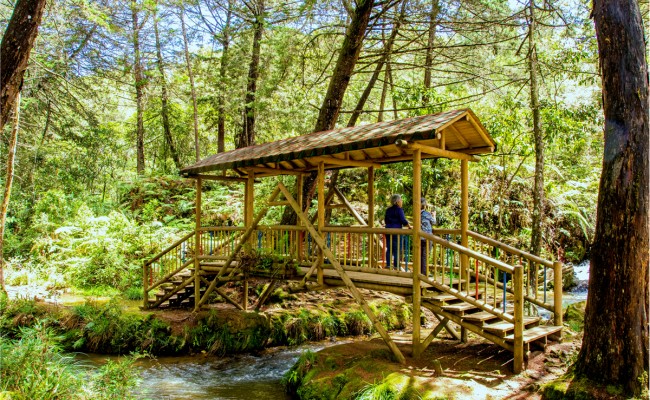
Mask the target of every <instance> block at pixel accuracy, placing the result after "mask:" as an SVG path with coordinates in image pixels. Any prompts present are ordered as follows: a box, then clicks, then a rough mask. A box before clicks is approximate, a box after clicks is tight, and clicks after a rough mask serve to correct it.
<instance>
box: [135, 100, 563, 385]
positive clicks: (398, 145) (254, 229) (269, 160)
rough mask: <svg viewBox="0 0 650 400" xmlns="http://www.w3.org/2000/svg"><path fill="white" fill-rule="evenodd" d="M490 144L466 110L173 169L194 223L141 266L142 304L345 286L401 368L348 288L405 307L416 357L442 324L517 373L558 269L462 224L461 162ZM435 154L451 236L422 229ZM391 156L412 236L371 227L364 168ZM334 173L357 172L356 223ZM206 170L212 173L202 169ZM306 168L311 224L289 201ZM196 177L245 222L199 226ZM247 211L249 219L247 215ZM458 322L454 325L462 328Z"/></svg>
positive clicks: (370, 169) (558, 302)
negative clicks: (426, 328) (363, 200)
mask: <svg viewBox="0 0 650 400" xmlns="http://www.w3.org/2000/svg"><path fill="white" fill-rule="evenodd" d="M495 146H496V144H495V142H494V140H493V139H492V138H491V137H490V135H489V134H488V132H487V131H486V130H485V128H484V127H483V126H482V125H481V123H480V121H479V120H478V118H477V117H476V115H474V113H473V112H472V111H471V110H469V109H464V110H454V111H448V112H443V113H439V114H434V115H426V116H420V117H415V118H409V119H404V120H397V121H390V122H380V123H376V124H370V125H363V126H356V127H351V128H342V129H334V130H330V131H325V132H316V133H312V134H308V135H303V136H298V137H293V138H289V139H284V140H280V141H277V142H272V143H265V144H260V145H255V146H251V147H247V148H242V149H237V150H233V151H230V152H226V153H220V154H216V155H213V156H211V157H208V158H205V159H203V160H201V161H200V162H197V163H196V164H194V165H192V166H189V167H187V168H185V169H183V170H182V171H181V173H182V175H184V176H185V177H187V178H192V179H195V180H196V188H197V191H196V193H197V196H196V229H195V231H194V232H191V233H189V234H187V235H186V236H185V237H183V238H181V239H180V240H178V241H177V242H176V243H174V244H173V245H172V246H170V247H169V248H167V249H166V250H164V251H163V252H162V253H160V254H159V255H157V256H156V257H154V258H153V259H151V260H149V261H147V262H146V263H145V265H144V270H143V283H144V308H148V309H154V308H162V307H181V306H186V307H193V308H194V309H195V310H199V309H200V308H201V306H202V305H204V304H206V302H207V301H208V299H209V298H210V297H211V295H214V293H215V292H216V293H218V294H220V295H221V296H222V297H223V298H224V299H225V300H227V301H229V302H230V303H232V304H233V305H234V306H236V307H238V308H241V309H245V308H246V307H247V304H248V299H247V293H248V290H247V288H248V279H250V278H253V277H256V276H260V277H271V278H272V279H273V280H272V282H271V284H270V285H268V287H267V289H266V290H265V292H264V293H262V295H261V296H260V298H259V300H258V303H257V305H256V308H259V306H260V305H261V304H262V303H263V302H264V301H265V300H266V298H267V297H268V295H269V294H270V293H271V291H272V290H273V289H274V285H275V283H276V282H278V281H282V280H295V281H296V284H295V285H296V286H297V287H299V288H301V289H302V290H324V289H327V288H330V287H336V286H346V287H347V288H348V289H349V290H350V292H351V293H352V295H353V296H354V298H355V299H356V301H357V302H358V303H359V304H360V305H361V307H362V308H363V310H364V311H365V313H366V314H367V315H368V317H369V318H370V320H371V321H372V322H373V324H374V327H375V328H376V330H377V332H378V333H379V334H380V335H381V337H382V338H383V340H384V341H385V342H386V344H387V345H388V346H389V348H390V349H391V351H392V352H393V353H394V355H395V357H396V358H397V359H398V360H400V362H404V356H403V355H402V353H401V352H400V350H399V349H398V347H397V346H396V345H395V343H394V342H393V341H392V339H391V338H390V336H389V335H388V333H387V332H386V331H385V329H384V328H383V326H382V325H381V323H380V322H379V321H378V319H377V317H376V316H375V315H374V314H373V312H372V310H371V309H370V308H369V307H368V305H367V303H366V301H365V300H364V298H363V294H362V293H361V292H360V291H359V290H358V288H366V289H370V290H380V291H386V292H392V293H396V294H399V295H402V296H405V297H406V298H407V299H408V300H409V301H412V303H413V334H412V349H413V350H412V355H413V356H414V357H418V356H419V355H420V354H422V352H423V351H424V349H426V347H427V346H428V345H429V343H431V341H432V340H433V339H435V337H436V336H437V335H438V334H439V333H440V332H441V331H442V329H445V330H447V331H448V332H449V333H450V334H451V335H452V336H453V337H455V338H457V339H458V340H466V336H467V331H472V332H474V333H476V334H478V335H480V336H482V337H484V338H485V339H487V340H489V341H491V342H493V343H496V344H498V345H500V346H502V347H504V348H505V349H507V350H509V351H512V352H513V354H514V364H513V369H514V371H515V372H519V371H521V370H522V369H523V368H524V359H525V357H526V355H527V350H528V349H529V345H530V344H531V343H540V342H541V343H542V344H544V343H546V340H547V338H548V337H551V338H559V336H560V334H561V329H562V273H561V271H562V264H561V263H560V262H557V261H556V262H552V261H548V260H544V259H541V258H539V257H536V256H534V255H531V254H529V253H526V252H524V251H521V250H518V249H516V248H513V247H510V246H508V245H506V244H504V243H500V242H498V241H496V240H494V239H491V238H488V237H486V236H483V235H481V234H480V233H476V232H473V231H471V230H469V226H468V215H469V214H468V213H469V211H468V183H469V162H471V161H477V160H478V158H477V157H476V155H477V154H486V153H492V152H494V150H495ZM437 157H444V158H449V159H454V160H458V161H459V163H460V171H461V174H460V175H461V182H460V184H461V193H462V196H461V210H462V211H461V218H460V223H459V227H458V229H444V230H443V229H434V232H433V234H428V233H425V232H423V231H422V230H421V229H420V226H421V225H420V222H421V221H420V210H421V206H420V196H421V168H422V160H423V159H426V158H437ZM395 162H411V163H413V196H412V198H413V227H414V228H413V229H386V228H382V227H378V226H376V222H375V221H376V220H377V218H376V216H375V204H374V200H375V194H374V190H375V185H374V174H375V170H376V169H377V168H382V166H383V165H384V164H389V163H395ZM340 168H362V169H365V170H366V171H367V176H368V199H369V202H368V213H367V215H368V219H367V221H366V220H364V218H363V217H362V216H361V215H359V213H357V212H356V211H355V210H354V208H353V207H352V206H351V204H350V203H349V201H348V200H347V199H346V197H345V195H344V194H343V193H342V192H341V191H340V190H338V189H337V188H336V187H327V188H326V185H325V174H326V171H327V170H330V169H340ZM215 171H220V172H219V174H214V173H213V174H211V172H215ZM226 171H228V172H230V175H227V174H226ZM313 172H316V173H317V181H316V182H317V185H316V187H317V199H318V201H317V210H316V213H315V214H314V216H315V218H310V217H309V209H308V208H307V209H305V207H303V204H302V203H301V198H302V196H295V197H294V193H302V189H303V183H304V177H305V176H306V175H309V174H311V173H313ZM362 173H364V172H362ZM281 175H293V176H295V177H296V180H295V182H296V187H295V188H293V189H294V190H290V189H289V188H287V187H286V186H285V185H284V183H283V180H282V179H280V178H278V177H279V176H281ZM263 178H268V179H275V180H276V181H277V185H276V187H275V190H274V191H273V192H272V194H271V195H270V196H269V197H268V199H265V200H264V201H262V199H259V198H257V197H256V192H255V184H256V183H258V182H260V179H263ZM205 180H216V181H231V182H241V183H242V184H243V185H244V191H245V209H244V226H224V227H205V226H202V224H201V191H202V184H203V181H205ZM260 201H261V203H259V202H260ZM256 203H257V208H258V210H259V212H258V213H257V215H254V207H255V205H256ZM284 206H290V207H292V208H293V210H294V211H295V212H296V213H297V215H298V222H297V224H296V225H295V226H293V225H292V226H282V225H272V226H262V225H261V224H260V221H261V220H262V219H263V218H264V216H265V215H266V214H267V212H268V210H269V209H270V208H271V207H284ZM327 208H343V209H347V210H348V211H349V212H350V213H351V214H352V215H353V216H354V218H355V219H356V220H357V222H358V224H356V225H354V226H330V225H326V224H325V212H326V209H327ZM386 235H400V236H401V237H403V238H404V237H405V238H408V239H409V240H408V243H409V245H408V246H404V247H401V249H400V252H401V253H402V254H401V255H400V266H401V267H402V268H398V269H389V268H386V253H385V246H386V241H385V237H386ZM423 244H424V245H425V246H427V248H428V249H429V250H428V252H427V256H426V261H425V262H426V271H427V273H426V274H422V273H416V272H417V271H421V265H420V263H421V258H420V257H419V256H417V255H419V254H420V250H421V246H422V245H423ZM253 254H258V255H259V254H273V257H274V258H273V261H274V262H275V266H274V269H269V266H268V265H266V263H265V266H263V267H260V266H259V265H251V262H250V260H251V259H252V258H251V255H253ZM258 264H259V263H258ZM551 269H552V270H553V272H554V273H553V277H554V279H553V281H554V282H553V283H554V288H555V290H554V291H553V295H552V296H551V292H550V291H548V293H547V272H549V270H551ZM414 271H415V272H414ZM548 275H549V276H550V275H551V274H550V273H549V274H548ZM231 281H242V285H243V287H244V290H243V301H242V304H239V303H237V302H235V301H234V300H232V299H230V298H229V297H228V295H227V294H226V293H225V292H224V291H223V290H222V289H221V286H223V285H224V284H225V283H227V282H231ZM421 307H426V308H427V309H429V310H431V311H432V312H433V314H434V315H435V316H436V317H437V319H438V320H439V323H438V325H437V327H436V328H435V329H434V330H433V331H432V332H431V333H430V334H428V336H427V337H426V338H424V340H422V338H421V329H420V314H421ZM539 308H542V309H546V310H548V312H550V313H551V314H552V315H553V325H542V324H541V320H540V317H539V316H538V310H539ZM450 322H453V323H454V325H451V324H450ZM455 326H460V332H458V331H457V329H456V328H455Z"/></svg>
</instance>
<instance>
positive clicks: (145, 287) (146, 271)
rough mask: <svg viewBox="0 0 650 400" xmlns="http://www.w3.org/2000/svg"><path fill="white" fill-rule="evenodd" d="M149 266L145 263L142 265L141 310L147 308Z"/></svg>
mask: <svg viewBox="0 0 650 400" xmlns="http://www.w3.org/2000/svg"><path fill="white" fill-rule="evenodd" d="M149 268H150V267H149V264H148V263H147V262H146V261H145V262H144V264H142V300H143V303H142V309H143V310H147V309H148V308H149Z"/></svg>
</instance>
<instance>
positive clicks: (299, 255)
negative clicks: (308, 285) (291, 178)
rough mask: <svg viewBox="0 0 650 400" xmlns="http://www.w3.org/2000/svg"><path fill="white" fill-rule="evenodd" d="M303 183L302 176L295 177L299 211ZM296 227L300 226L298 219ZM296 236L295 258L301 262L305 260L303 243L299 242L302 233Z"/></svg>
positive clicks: (302, 207) (301, 207)
mask: <svg viewBox="0 0 650 400" xmlns="http://www.w3.org/2000/svg"><path fill="white" fill-rule="evenodd" d="M304 182H305V180H304V179H303V176H302V175H296V196H297V197H298V198H297V200H298V207H300V209H301V210H302V209H304V204H303V202H302V201H303V199H302V190H303V186H304ZM296 225H298V226H301V225H302V221H300V219H298V221H296ZM296 234H297V235H298V245H297V246H298V248H297V249H296V253H297V258H298V261H302V260H304V259H306V256H305V254H304V253H303V245H304V243H303V242H302V241H301V240H300V237H301V234H302V232H300V231H299V232H297V233H296Z"/></svg>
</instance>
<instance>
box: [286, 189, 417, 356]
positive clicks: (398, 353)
mask: <svg viewBox="0 0 650 400" xmlns="http://www.w3.org/2000/svg"><path fill="white" fill-rule="evenodd" d="M278 187H279V188H280V190H281V191H282V193H283V194H284V196H285V197H286V199H287V200H288V201H289V203H291V207H292V208H293V210H294V211H295V212H296V214H298V218H300V219H302V221H303V223H304V224H305V227H306V228H307V230H308V231H309V233H311V235H312V237H313V239H314V241H315V242H316V245H318V247H320V249H321V252H322V253H323V254H324V256H325V257H327V259H328V260H329V261H330V263H331V264H332V266H333V267H334V269H335V270H336V272H337V273H338V274H339V276H340V277H341V280H342V281H343V283H345V286H347V287H348V289H350V292H351V293H352V297H354V299H355V300H356V301H357V303H359V305H360V306H361V308H362V309H363V311H364V312H365V313H366V315H367V316H368V318H370V321H372V323H373V325H374V327H375V329H376V330H377V332H378V333H379V335H380V336H381V337H382V339H384V342H386V344H387V345H388V347H389V348H390V350H391V351H392V352H393V355H394V356H395V358H397V360H398V361H399V362H400V364H405V363H406V359H405V358H404V355H403V354H402V352H401V351H400V350H399V349H398V348H397V345H395V342H393V339H391V338H390V335H388V332H386V329H384V326H383V325H382V324H381V322H380V321H379V319H378V318H377V316H376V315H375V313H373V312H372V310H371V309H370V307H369V306H368V303H366V301H365V300H364V299H363V296H362V295H361V292H359V289H357V287H356V286H355V285H354V282H352V280H351V279H350V277H349V276H348V274H347V273H346V272H345V270H344V269H343V267H341V264H340V263H339V262H338V260H337V259H336V257H335V256H334V254H333V253H332V252H331V251H330V249H329V247H327V243H325V241H324V240H323V237H322V236H321V235H320V234H319V233H318V231H317V230H316V229H315V228H314V226H313V225H312V224H311V223H310V222H309V219H308V218H307V216H306V215H305V213H304V212H302V210H300V209H299V208H298V203H296V201H295V200H294V199H293V197H292V196H291V193H290V192H289V190H287V188H286V187H285V186H284V184H282V182H278Z"/></svg>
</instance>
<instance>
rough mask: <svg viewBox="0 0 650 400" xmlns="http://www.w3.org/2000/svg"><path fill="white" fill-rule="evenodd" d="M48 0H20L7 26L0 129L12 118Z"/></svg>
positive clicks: (1, 57)
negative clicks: (12, 111) (46, 0)
mask: <svg viewBox="0 0 650 400" xmlns="http://www.w3.org/2000/svg"><path fill="white" fill-rule="evenodd" d="M45 3H46V2H45V0H17V1H16V5H15V6H14V12H13V14H12V15H11V19H10V20H9V24H8V25H7V29H6V31H5V33H4V36H3V37H2V43H0V64H1V65H2V66H1V68H0V132H2V128H4V126H5V124H6V123H7V121H8V120H9V116H10V115H11V110H12V109H13V108H14V107H13V105H14V102H15V101H16V97H17V96H18V93H20V88H21V86H22V85H23V75H24V74H25V69H27V61H29V53H30V52H31V50H32V47H33V46H34V41H35V40H36V35H38V26H39V25H40V23H41V18H42V17H43V10H44V9H45Z"/></svg>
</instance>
